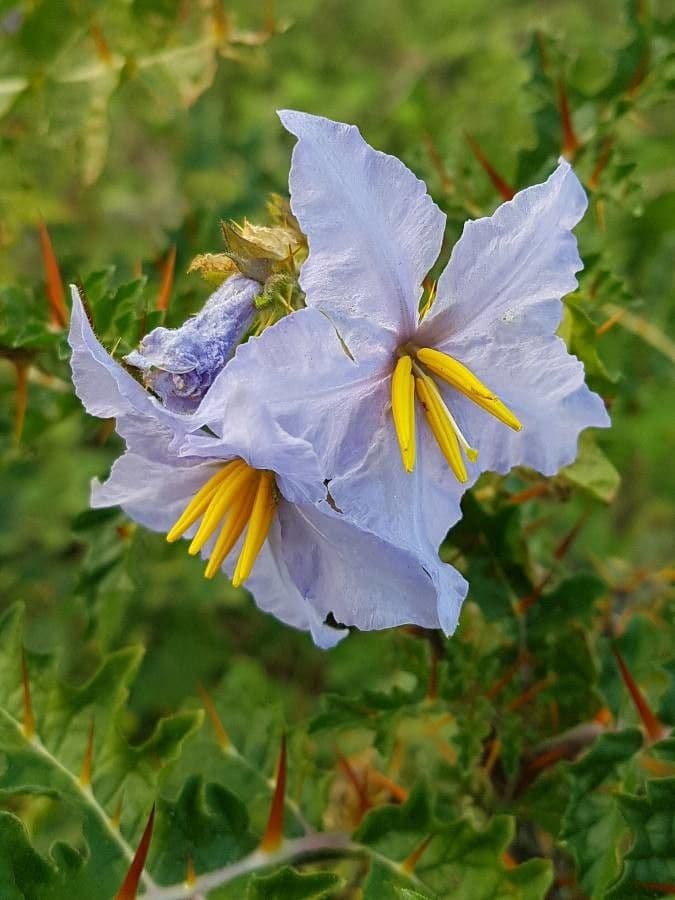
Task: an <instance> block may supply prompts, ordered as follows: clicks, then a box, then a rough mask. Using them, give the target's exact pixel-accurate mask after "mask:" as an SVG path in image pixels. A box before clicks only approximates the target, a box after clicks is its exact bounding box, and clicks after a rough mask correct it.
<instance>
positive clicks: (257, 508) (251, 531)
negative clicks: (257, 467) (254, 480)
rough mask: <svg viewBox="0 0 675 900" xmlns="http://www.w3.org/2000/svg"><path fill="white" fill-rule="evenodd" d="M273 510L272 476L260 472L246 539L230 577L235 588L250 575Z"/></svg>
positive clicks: (274, 506)
mask: <svg viewBox="0 0 675 900" xmlns="http://www.w3.org/2000/svg"><path fill="white" fill-rule="evenodd" d="M275 509H276V499H275V496H274V474H273V473H272V472H261V473H260V476H259V479H258V487H257V490H256V494H255V500H254V501H253V509H252V510H251V517H250V519H249V522H248V528H247V530H246V537H245V538H244V546H243V547H242V548H241V553H240V554H239V559H238V560H237V565H236V567H235V570H234V575H233V576H232V584H233V585H234V586H235V587H239V585H240V584H242V583H243V582H244V581H246V579H247V578H248V576H249V575H250V574H251V570H252V568H253V564H254V563H255V561H256V559H257V557H258V553H260V549H261V547H262V545H263V544H264V543H265V540H266V539H267V535H268V534H269V530H270V526H271V525H272V519H273V517H274V511H275Z"/></svg>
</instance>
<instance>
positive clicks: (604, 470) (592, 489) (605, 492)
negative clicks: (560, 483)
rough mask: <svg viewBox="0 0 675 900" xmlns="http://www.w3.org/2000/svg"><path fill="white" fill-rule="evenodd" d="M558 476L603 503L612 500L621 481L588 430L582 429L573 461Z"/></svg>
mask: <svg viewBox="0 0 675 900" xmlns="http://www.w3.org/2000/svg"><path fill="white" fill-rule="evenodd" d="M558 477H559V478H562V479H564V480H565V481H568V482H570V483H571V484H573V485H576V486H577V487H580V488H582V489H583V490H584V491H586V492H587V493H589V494H591V495H592V496H593V497H597V499H598V500H602V501H603V502H604V503H611V502H612V500H613V499H614V498H615V496H616V492H617V490H618V489H619V484H620V483H621V476H620V475H619V473H618V472H617V470H616V469H615V468H614V466H613V465H612V463H611V462H610V461H609V459H608V458H607V457H606V456H605V454H604V453H603V451H602V450H601V449H600V447H598V445H597V443H596V441H595V438H594V437H593V435H592V433H591V432H589V431H584V432H583V434H582V435H581V437H580V438H579V453H578V454H577V458H576V459H575V461H574V462H573V463H572V464H571V465H570V466H566V467H565V468H564V469H563V470H562V471H561V472H560V474H559V476H558Z"/></svg>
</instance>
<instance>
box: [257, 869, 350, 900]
mask: <svg viewBox="0 0 675 900" xmlns="http://www.w3.org/2000/svg"><path fill="white" fill-rule="evenodd" d="M343 884H344V881H343V879H342V878H340V877H339V876H338V875H335V874H333V873H332V872H308V873H301V872H297V871H296V870H295V869H291V868H289V867H286V868H283V869H279V871H278V872H273V873H272V874H271V875H258V876H256V877H254V878H253V879H251V881H250V882H249V886H248V892H247V894H246V900H320V898H322V897H332V896H333V895H334V892H335V891H338V890H339V889H340V888H341V887H342V885H343Z"/></svg>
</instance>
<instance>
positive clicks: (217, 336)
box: [126, 275, 262, 413]
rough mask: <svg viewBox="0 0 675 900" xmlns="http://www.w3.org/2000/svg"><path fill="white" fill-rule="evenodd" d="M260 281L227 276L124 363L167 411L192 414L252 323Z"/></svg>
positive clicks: (150, 336) (149, 337)
mask: <svg viewBox="0 0 675 900" xmlns="http://www.w3.org/2000/svg"><path fill="white" fill-rule="evenodd" d="M261 290H262V288H261V285H260V284H259V283H258V282H257V281H254V280H253V279H251V278H245V277H244V276H243V275H232V276H231V277H230V278H228V279H227V280H226V281H225V282H224V283H223V284H222V285H221V286H220V287H219V288H218V290H217V291H215V292H214V293H213V294H212V295H211V296H210V297H209V299H208V300H207V301H206V303H205V304H204V306H203V307H202V309H201V310H200V312H199V313H198V314H197V315H196V316H193V317H192V318H190V319H188V320H187V322H185V324H184V325H181V327H180V328H163V327H161V326H160V327H159V328H155V329H154V330H153V331H151V332H149V334H146V335H145V337H144V338H143V340H142V341H141V343H140V346H139V348H138V350H134V351H133V352H132V353H130V354H129V355H128V356H127V357H126V361H127V362H128V363H129V364H130V365H132V366H135V367H136V368H138V369H141V370H142V371H143V373H144V381H145V383H146V385H147V386H148V387H150V388H151V389H152V390H153V391H154V392H155V393H156V394H157V395H158V396H159V397H161V399H162V401H163V402H164V405H165V406H167V407H168V408H169V409H172V410H175V411H176V412H180V413H190V412H193V411H194V410H195V409H196V408H197V407H198V406H199V403H200V401H201V399H202V398H203V396H204V395H205V394H206V392H207V390H208V389H209V387H210V386H211V384H212V382H213V379H214V378H215V377H216V375H217V374H218V373H219V372H220V370H221V369H222V368H223V366H224V365H225V363H226V362H227V361H228V359H230V357H231V356H232V354H233V353H234V351H235V349H236V348H237V345H238V344H239V342H240V340H241V339H242V337H243V336H244V335H245V333H246V332H247V331H248V329H249V328H250V327H251V323H252V321H253V317H254V315H255V312H256V309H255V304H254V300H255V298H256V296H257V295H258V294H259V293H260V291H261Z"/></svg>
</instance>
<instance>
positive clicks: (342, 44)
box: [0, 0, 675, 735]
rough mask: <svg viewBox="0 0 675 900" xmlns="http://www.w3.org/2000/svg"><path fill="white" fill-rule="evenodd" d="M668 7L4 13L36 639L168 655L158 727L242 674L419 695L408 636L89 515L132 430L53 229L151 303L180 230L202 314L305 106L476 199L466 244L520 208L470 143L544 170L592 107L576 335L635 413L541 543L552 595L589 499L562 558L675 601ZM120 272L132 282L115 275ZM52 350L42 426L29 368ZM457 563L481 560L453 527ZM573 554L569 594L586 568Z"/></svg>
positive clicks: (194, 300) (381, 2)
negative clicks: (114, 418) (81, 382)
mask: <svg viewBox="0 0 675 900" xmlns="http://www.w3.org/2000/svg"><path fill="white" fill-rule="evenodd" d="M666 6H667V4H666V3H665V2H664V3H658V2H655V3H652V4H647V2H646V0H645V2H639V3H629V4H628V5H627V6H626V7H621V6H620V5H619V4H617V3H616V2H615V0H597V2H595V3H593V4H588V3H586V2H581V0H578V2H574V0H557V2H547V3H539V2H525V0H510V2H508V0H502V2H499V3H494V2H492V0H427V2H424V3H416V2H404V0H358V2H357V0H278V2H277V3H276V4H272V3H270V4H264V3H253V4H252V3H249V2H244V0H240V2H231V3H230V2H228V3H226V4H224V5H222V4H221V3H219V2H218V0H216V2H213V3H210V2H206V0H203V2H186V0H134V2H131V0H128V2H120V3H102V2H94V0H91V2H87V0H42V2H39V0H34V2H26V3H23V4H17V3H16V2H9V0H0V287H2V294H1V303H0V350H1V355H2V357H3V358H0V390H1V392H2V398H3V402H2V407H1V409H0V449H1V454H2V455H1V460H0V492H1V496H2V507H1V509H2V512H1V515H0V598H1V600H0V602H1V603H2V604H3V605H8V604H10V603H11V602H13V601H15V600H22V601H24V602H25V603H26V605H27V609H28V623H29V624H28V632H27V637H26V641H27V644H28V646H29V647H30V648H31V649H32V650H34V651H46V650H50V649H59V651H60V652H61V653H62V654H63V656H62V663H61V667H62V669H63V671H64V672H66V673H68V674H70V675H76V674H79V675H83V674H86V673H89V672H90V671H92V667H93V666H94V665H95V664H96V663H97V661H98V660H99V659H100V657H101V654H102V653H104V652H106V651H108V650H110V649H114V648H117V647H120V646H124V645H126V644H128V643H129V642H134V641H141V642H143V643H144V644H145V646H146V656H145V660H144V662H143V666H142V670H141V677H140V678H139V679H138V681H137V682H136V684H135V686H134V689H133V691H132V696H131V707H130V708H131V711H132V714H133V715H132V716H131V717H130V721H131V723H132V727H133V729H135V730H136V732H137V734H139V735H140V734H144V733H147V732H148V730H149V729H150V727H151V724H152V723H153V722H154V721H155V719H156V717H157V716H158V715H159V714H160V713H162V712H166V711H169V710H174V709H176V708H178V706H179V705H180V704H181V703H183V702H184V701H185V700H186V699H189V698H191V697H193V696H194V694H195V690H196V686H197V684H198V683H199V682H204V683H206V684H213V683H216V682H218V680H219V679H220V678H221V677H222V676H223V675H224V674H227V673H228V672H230V671H231V667H232V665H233V661H238V664H240V665H242V666H244V665H245V666H251V667H254V668H256V667H260V668H262V669H263V670H264V672H265V674H266V676H267V677H268V678H269V679H270V681H269V683H270V684H273V685H274V697H275V701H276V700H278V701H279V702H280V703H282V704H283V705H284V706H285V707H286V708H287V709H288V710H292V713H290V715H291V717H295V718H298V717H299V716H301V715H303V714H306V713H310V712H312V711H315V709H316V698H317V695H318V694H319V693H321V692H322V691H323V690H326V689H333V690H338V691H345V692H346V691H349V690H350V689H351V690H353V689H354V687H355V685H357V684H358V683H359V682H363V681H367V680H368V679H370V681H371V683H372V685H384V684H390V682H391V677H392V676H391V669H390V667H389V665H390V663H391V660H392V656H391V654H392V653H394V651H395V647H396V644H388V643H383V642H380V643H377V642H375V643H374V641H376V639H375V638H373V637H371V636H355V637H353V638H351V639H350V640H349V641H348V642H347V644H346V645H345V646H344V647H341V648H340V649H338V650H336V651H335V652H334V653H332V654H328V655H327V654H322V653H321V652H319V651H317V650H315V649H314V648H313V647H312V646H311V643H310V641H309V639H308V638H306V637H305V636H304V635H298V634H296V633H293V632H291V631H290V630H288V629H286V628H284V627H282V626H280V625H278V624H277V623H275V622H273V621H272V620H270V619H269V618H267V617H265V616H264V615H262V614H260V613H258V612H257V610H256V609H255V607H254V606H253V605H252V603H251V602H250V600H249V599H248V598H247V597H246V596H245V595H244V594H243V593H241V592H235V591H233V590H232V589H231V588H229V587H228V586H227V584H226V583H225V582H224V580H221V581H214V582H205V581H204V580H203V579H202V578H201V565H200V563H199V561H198V560H194V559H189V558H188V557H187V554H185V553H183V552H182V548H181V547H179V546H177V545H172V546H170V547H168V546H167V545H166V544H165V542H164V540H163V538H162V536H161V535H154V534H151V533H148V532H145V531H143V530H141V529H135V528H134V527H133V526H131V525H130V524H129V523H127V522H126V521H125V520H124V518H123V517H122V516H121V515H118V514H116V513H114V512H113V513H112V514H109V515H106V514H104V515H100V516H94V515H90V514H87V513H86V510H87V503H88V499H87V498H88V485H89V480H90V478H91V477H92V476H98V477H104V476H105V474H106V472H107V470H108V468H109V466H110V463H111V461H112V459H113V458H114V457H115V455H116V454H117V453H118V452H119V442H118V440H117V438H116V436H115V435H114V434H110V429H107V428H106V427H105V425H103V426H102V424H101V423H100V422H99V421H98V420H93V419H90V418H87V417H86V416H85V415H84V414H83V413H82V412H81V409H80V406H79V403H78V402H77V400H76V398H74V397H73V396H72V395H71V394H70V391H69V371H68V367H67V362H66V360H67V348H66V345H65V342H64V340H63V336H62V335H59V334H54V333H53V332H50V331H49V329H48V328H46V327H45V326H46V323H47V321H48V304H47V299H46V293H45V274H44V270H43V260H42V256H41V250H40V242H39V238H38V225H39V222H40V221H41V220H43V221H44V222H45V223H46V225H47V226H48V229H49V233H50V235H51V239H52V242H53V246H54V250H55V253H56V256H57V258H58V262H59V265H60V267H61V271H62V274H63V277H64V279H66V280H74V279H80V278H81V279H83V280H85V282H87V283H88V284H89V285H90V289H91V293H92V296H94V298H95V300H96V302H97V303H101V304H103V303H105V302H107V301H106V299H105V298H106V297H114V296H115V290H116V287H117V286H119V285H121V284H126V283H129V282H134V279H138V278H139V276H142V277H143V278H144V279H146V282H145V283H138V282H137V281H136V282H134V283H135V285H136V287H135V288H133V290H132V293H133V302H134V303H135V304H136V307H135V308H136V309H138V310H140V309H142V308H146V307H147V308H149V309H152V307H153V305H154V302H155V299H156V297H157V295H158V293H159V291H160V283H161V280H162V271H163V265H164V261H165V260H166V258H167V254H168V253H169V252H170V249H171V247H172V246H174V245H175V247H176V250H177V262H176V277H175V281H174V284H173V289H172V295H171V305H170V310H169V321H170V322H174V323H178V322H180V321H182V320H183V319H184V318H185V317H186V316H187V315H188V314H189V313H191V312H193V311H194V310H195V309H197V308H198V307H199V305H200V304H201V303H202V302H203V300H204V299H205V298H206V297H207V295H208V286H207V285H206V284H205V283H203V282H201V281H200V280H199V277H198V276H197V275H187V268H188V265H189V263H190V260H191V259H192V258H193V256H194V255H195V254H197V253H200V252H205V251H217V250H219V249H220V238H219V220H221V219H230V218H234V219H237V220H242V219H243V218H244V217H249V218H251V219H252V220H254V221H260V222H264V221H265V211H264V210H265V201H266V197H267V195H268V194H269V192H271V191H276V192H279V193H285V192H286V190H287V174H288V167H289V158H290V151H291V146H292V142H291V140H290V139H289V136H288V135H286V134H285V133H284V132H283V130H282V128H281V126H280V124H279V122H278V120H277V117H276V115H275V110H276V109H277V108H283V107H296V108H299V109H303V110H307V111H310V112H314V113H320V114H323V115H326V116H329V117H331V118H336V119H339V120H343V121H347V122H352V123H355V124H358V125H359V127H360V128H361V130H362V131H363V133H364V135H365V137H366V138H367V139H368V140H369V141H370V142H371V143H372V144H374V145H375V146H376V147H378V148H380V149H383V150H386V151H387V152H390V153H394V154H396V155H398V156H400V157H401V158H402V159H403V160H404V161H405V162H406V163H407V164H408V165H410V166H411V167H412V168H413V169H414V170H415V171H416V173H417V174H419V175H420V177H422V178H424V179H425V180H426V181H427V183H428V185H429V189H430V191H431V193H432V195H433V196H434V198H435V199H436V201H437V202H438V203H439V205H440V206H441V208H443V209H444V210H445V211H446V212H447V213H448V217H449V224H448V239H447V246H446V248H445V255H446V257H447V254H448V252H449V248H450V247H451V245H452V242H453V241H454V240H455V239H456V238H457V236H458V235H459V233H460V230H461V223H462V221H463V220H464V219H465V218H467V217H468V216H477V215H481V214H489V213H490V212H491V211H492V210H493V209H494V208H495V207H496V205H497V204H498V203H499V202H500V199H501V198H500V196H499V193H498V191H497V190H496V189H495V186H494V184H493V183H492V181H491V179H490V178H489V177H488V175H487V174H486V172H485V170H484V167H483V166H482V165H481V163H480V161H479V159H478V158H477V156H476V153H475V152H474V151H473V150H472V149H471V147H470V145H469V143H468V141H467V135H470V136H471V137H472V138H473V139H474V140H475V141H476V142H477V144H478V145H479V147H480V149H481V150H482V152H483V153H484V155H485V157H486V158H487V159H488V160H489V161H490V163H491V164H492V165H493V166H494V168H495V169H496V170H497V171H498V172H499V174H500V175H501V176H502V178H503V179H504V180H505V181H506V182H507V183H508V184H509V185H511V186H513V187H514V188H519V187H524V186H526V185H527V184H530V183H533V182H534V181H536V180H538V179H540V178H543V177H544V176H545V175H546V174H547V173H548V172H549V171H550V170H551V168H552V166H553V165H554V163H555V159H556V157H557V155H558V154H559V152H560V151H561V148H562V147H563V143H564V138H565V134H564V128H563V125H562V124H561V116H560V109H561V104H562V105H564V104H565V102H566V103H567V104H568V105H569V109H570V113H571V119H572V128H573V131H574V136H575V138H576V144H577V145H578V146H576V147H575V148H573V149H574V153H573V154H572V155H574V157H575V163H576V164H577V168H578V172H579V174H580V176H581V177H582V179H583V180H584V182H585V183H586V184H587V185H588V186H590V188H591V190H590V194H591V203H590V208H589V212H588V214H587V216H586V219H585V221H584V223H583V224H582V226H581V227H580V228H579V230H578V234H579V240H580V247H581V253H582V256H583V257H584V258H585V260H586V262H587V273H586V274H585V276H584V278H583V279H582V281H581V289H580V291H579V292H578V294H577V295H575V298H574V299H573V301H572V303H571V305H570V308H569V310H568V318H567V319H566V324H565V328H566V329H567V331H566V336H567V337H568V339H569V340H570V343H571V345H572V347H573V349H574V351H575V352H577V353H578V354H579V355H580V356H581V357H582V358H583V359H584V362H585V363H586V366H587V371H588V372H589V379H590V381H591V383H592V384H593V386H594V387H595V388H596V389H598V390H599V391H600V392H601V393H602V394H603V396H605V397H607V398H608V400H609V401H611V412H612V417H613V427H612V429H611V431H609V432H607V433H602V434H601V435H599V436H598V438H597V441H598V444H599V446H600V448H601V449H602V451H603V452H604V454H605V455H606V458H605V457H601V462H600V463H599V464H598V467H597V468H598V471H595V470H594V475H593V477H594V478H595V477H597V478H598V479H600V480H601V481H602V480H603V479H604V482H603V484H604V487H600V488H597V485H596V488H597V489H591V490H586V489H584V482H585V481H588V479H586V477H585V476H584V475H583V473H582V474H581V475H579V474H578V473H577V476H576V478H577V480H579V479H580V480H581V481H582V489H581V490H580V491H579V492H570V489H569V482H567V483H563V482H559V483H558V482H556V483H555V484H554V485H553V486H552V487H550V488H549V487H545V488H542V490H541V492H540V494H539V495H538V496H537V495H536V491H535V496H534V499H532V500H531V501H529V502H527V503H523V504H522V505H518V509H517V514H518V517H519V519H518V528H519V529H520V530H519V535H520V536H521V538H522V539H523V540H524V541H525V543H526V545H527V554H528V564H527V567H526V568H527V573H528V578H529V581H530V583H531V584H534V585H536V584H537V583H538V581H539V580H540V579H541V576H542V574H545V573H546V572H547V571H548V567H549V565H550V563H551V559H552V558H553V556H552V554H553V551H554V549H555V548H556V547H558V546H559V544H560V541H562V540H563V539H564V538H565V535H567V534H568V533H569V530H570V528H572V527H573V526H574V524H575V523H576V522H578V521H579V517H580V516H583V517H584V524H583V532H582V536H581V538H580V539H579V540H577V541H576V542H575V543H574V545H573V546H572V547H571V549H570V551H569V554H568V556H567V558H566V559H565V561H564V566H565V570H564V574H565V575H570V574H574V573H577V572H580V571H583V572H590V573H594V574H595V575H597V576H599V578H600V579H601V580H602V582H603V584H605V585H606V590H607V592H608V593H609V595H610V596H611V597H612V598H613V599H614V601H615V604H616V605H615V606H614V607H613V610H614V613H615V614H616V615H617V616H620V615H622V614H623V612H624V611H625V610H626V609H631V608H637V609H640V608H645V607H649V605H650V604H653V603H661V602H663V598H664V597H666V596H667V590H668V585H669V583H670V581H671V580H672V574H673V569H672V565H673V549H674V544H675V541H674V538H673V534H674V528H673V526H674V524H675V517H674V515H673V497H675V466H673V463H672V455H673V448H674V447H675V407H674V404H673V390H672V388H673V365H674V364H675V345H674V344H673V342H672V338H671V337H669V334H670V335H672V325H673V319H674V310H675V304H674V302H673V301H674V299H675V296H674V293H673V278H672V272H673V253H674V251H675V230H674V225H673V223H674V220H675V193H674V192H673V184H674V180H673V176H674V175H675V161H674V158H673V138H674V135H673V123H674V121H675V115H674V113H675V102H674V100H673V94H672V90H671V88H672V84H673V79H674V74H673V54H672V43H671V40H672V24H671V23H670V22H669V21H668V20H667V18H666V13H667V9H666ZM104 270H111V271H109V272H108V275H107V279H108V281H107V282H106V283H105V284H104V281H105V279H104V278H103V276H101V277H100V278H99V279H98V281H97V280H96V279H92V277H91V276H92V273H96V272H103V271H104ZM97 285H98V286H97ZM144 305H145V306H144ZM617 308H618V309H619V310H620V312H619V313H617V312H616V310H617ZM139 317H140V316H137V317H132V319H130V320H125V322H124V327H122V326H121V325H120V326H119V328H118V333H117V334H116V333H115V324H114V323H113V324H112V325H111V326H110V328H109V329H108V331H107V332H106V335H105V338H106V344H107V345H108V346H109V347H113V345H114V344H115V341H116V339H117V338H121V339H122V342H123V344H133V343H134V340H135V339H137V337H138V333H137V330H136V329H137V328H138V321H139ZM598 329H599V331H598ZM22 354H25V355H22ZM25 361H27V362H28V370H27V372H28V388H27V413H26V419H25V424H24V428H23V434H22V436H21V440H20V442H19V443H17V441H16V440H15V425H16V422H15V416H16V413H15V407H16V393H17V389H16V365H17V362H19V363H22V362H25ZM614 470H616V471H617V472H618V473H619V475H620V478H621V484H620V486H619V487H618V489H617V488H616V483H615V482H616V473H615V471H614ZM539 483H540V482H539V481H538V480H537V479H535V478H534V477H533V476H531V475H528V474H527V473H516V474H514V475H512V476H510V477H509V478H508V479H506V480H503V483H502V481H501V480H500V481H499V482H498V481H496V480H493V479H490V478H489V477H488V478H486V479H485V480H484V481H483V482H482V483H481V485H480V486H479V488H478V489H477V491H476V492H474V493H475V495H476V496H477V498H478V501H480V502H481V503H484V504H485V508H486V509H487V511H488V512H491V511H492V512H494V509H496V508H498V507H499V508H501V507H500V506H499V504H502V505H503V503H504V502H506V501H505V498H507V497H508V495H509V494H517V493H519V492H520V491H522V490H527V489H528V488H530V487H532V486H533V485H537V484H539ZM585 487H586V488H587V487H588V484H586V485H585ZM598 495H602V497H603V498H604V499H605V500H611V502H610V503H609V505H606V504H605V503H603V502H600V500H599V499H598ZM486 514H487V513H486ZM505 527H506V526H505ZM509 527H511V526H509ZM521 538H519V540H520V539H521ZM462 539H463V536H462V533H460V535H459V538H458V542H459V549H460V551H461V550H462V543H461V542H462ZM446 552H447V555H448V557H449V558H454V556H453V555H454V554H455V553H456V547H455V542H453V537H452V536H451V538H450V542H449V545H448V548H447V549H446ZM467 565H468V566H469V568H470V567H471V563H470V561H469V563H467ZM553 565H554V573H555V577H554V581H553V582H552V584H555V583H556V579H557V578H558V577H561V576H562V574H563V573H562V570H561V564H560V563H559V562H554V564H553ZM473 585H474V586H473V587H472V593H471V595H470V600H472V601H475V602H476V603H477V604H478V606H479V607H480V606H481V605H482V604H483V603H485V606H484V610H485V611H486V615H487V616H488V619H490V620H491V621H495V620H497V619H498V618H499V615H498V614H497V613H494V610H493V607H492V606H490V604H491V603H492V602H493V600H494V596H495V588H494V584H492V583H491V582H490V580H489V579H488V580H487V581H485V580H483V579H482V578H480V577H476V579H475V582H473ZM513 590H514V588H513V584H511V585H510V587H509V591H511V592H513ZM491 617H492V618H491ZM671 634H672V632H671ZM392 640H393V639H392ZM671 643H672V641H671ZM371 648H372V649H371ZM177 659H180V660H181V665H180V666H177V665H176V660H177ZM245 659H246V660H247V661H246V662H244V660H245ZM388 661H389V662H388ZM269 690H270V692H272V688H270V689H269ZM270 696H272V693H270Z"/></svg>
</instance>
